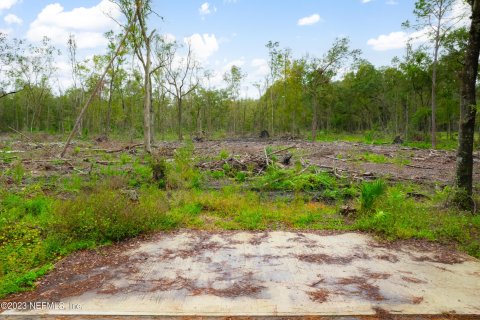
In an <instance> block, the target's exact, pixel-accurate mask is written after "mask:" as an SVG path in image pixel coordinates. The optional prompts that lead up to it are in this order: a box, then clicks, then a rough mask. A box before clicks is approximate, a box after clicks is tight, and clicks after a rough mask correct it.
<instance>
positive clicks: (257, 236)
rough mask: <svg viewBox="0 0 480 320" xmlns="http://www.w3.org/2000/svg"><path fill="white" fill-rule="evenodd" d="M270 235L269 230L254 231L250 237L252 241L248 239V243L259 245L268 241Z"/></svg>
mask: <svg viewBox="0 0 480 320" xmlns="http://www.w3.org/2000/svg"><path fill="white" fill-rule="evenodd" d="M268 237H270V236H269V234H268V232H263V233H254V234H253V237H252V238H251V239H250V241H248V243H249V244H251V245H252V246H258V245H259V244H261V243H262V242H264V241H266V240H267V239H268Z"/></svg>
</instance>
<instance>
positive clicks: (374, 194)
mask: <svg viewBox="0 0 480 320" xmlns="http://www.w3.org/2000/svg"><path fill="white" fill-rule="evenodd" d="M386 189H387V186H386V184H385V181H383V180H381V179H379V180H375V181H372V182H367V181H365V182H363V183H362V184H361V185H360V205H361V207H362V210H363V211H366V212H369V211H372V210H373V208H374V205H375V202H376V201H377V199H378V198H380V197H381V196H382V195H384V194H385V191H386Z"/></svg>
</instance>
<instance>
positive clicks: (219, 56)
mask: <svg viewBox="0 0 480 320" xmlns="http://www.w3.org/2000/svg"><path fill="white" fill-rule="evenodd" d="M153 5H154V10H155V11H156V12H157V13H158V14H159V15H161V16H163V17H164V21H161V20H160V19H158V18H155V17H154V18H153V19H152V20H151V26H152V27H154V28H156V29H157V30H158V31H159V32H160V33H162V34H169V36H170V37H174V38H175V39H177V40H178V41H180V42H184V41H185V40H184V39H185V38H189V37H190V39H192V45H193V47H194V50H195V52H197V55H198V58H199V60H200V61H201V63H202V65H203V66H204V67H205V68H208V69H211V70H213V71H214V72H216V73H217V83H216V84H217V85H220V82H221V74H222V73H223V72H224V71H225V70H228V68H229V66H231V65H232V64H236V65H239V66H240V67H241V68H242V69H243V70H244V71H245V72H247V73H248V74H249V77H248V78H247V80H246V81H247V82H253V81H257V80H259V79H260V78H261V77H263V76H264V74H265V72H266V59H267V49H266V48H265V44H266V43H267V42H268V41H269V40H273V41H279V42H280V45H281V47H288V48H291V49H292V52H293V55H294V57H301V56H302V55H304V54H305V53H307V52H308V53H310V54H312V55H318V56H320V55H321V54H323V53H324V52H325V51H326V50H327V49H328V48H329V46H330V44H331V43H332V42H333V41H334V39H335V38H336V37H343V36H346V37H349V38H350V40H351V44H352V47H354V48H358V49H361V50H362V51H363V57H364V58H366V59H368V60H369V61H371V62H372V63H374V64H375V65H377V66H381V65H387V64H389V63H390V61H391V59H392V58H393V57H394V56H402V55H403V53H404V49H403V48H404V44H405V40H406V39H407V38H408V33H407V32H406V31H404V30H402V29H401V23H402V22H403V21H405V20H407V19H410V20H411V19H413V15H412V10H413V6H414V0H337V1H334V0H176V1H175V0H153ZM108 10H110V11H111V12H113V13H112V15H114V16H115V15H116V14H118V13H115V8H113V7H112V5H111V4H110V3H109V1H108V0H81V1H73V0H57V1H55V0H0V31H2V32H6V33H8V34H9V35H10V36H12V37H18V38H27V39H28V40H30V41H33V42H35V41H38V40H40V39H41V36H43V35H47V36H49V37H51V38H53V40H54V43H55V44H56V45H57V46H58V47H60V48H62V47H64V44H65V43H66V37H67V35H68V34H69V33H73V34H75V35H76V36H77V40H78V42H79V47H80V49H81V50H80V53H81V54H82V55H84V56H89V55H92V54H95V53H98V54H101V53H103V52H104V48H105V41H104V40H103V38H102V34H103V32H105V31H107V30H109V29H111V28H115V23H113V22H112V21H111V20H110V19H109V18H108V17H106V16H104V15H103V13H102V12H103V11H108ZM112 10H113V11H112ZM301 19H303V20H301ZM301 21H303V23H301ZM62 59H63V61H62ZM65 59H66V57H65V56H64V57H63V58H60V60H61V61H60V62H59V68H60V69H61V71H63V72H64V73H65V74H67V73H68V70H66V69H68V63H66V61H65Z"/></svg>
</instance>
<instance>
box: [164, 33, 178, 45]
mask: <svg viewBox="0 0 480 320" xmlns="http://www.w3.org/2000/svg"><path fill="white" fill-rule="evenodd" d="M162 38H163V41H165V42H166V43H174V42H175V41H176V40H177V38H176V37H175V36H174V35H173V34H171V33H165V34H164V35H162Z"/></svg>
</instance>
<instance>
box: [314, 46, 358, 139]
mask: <svg viewBox="0 0 480 320" xmlns="http://www.w3.org/2000/svg"><path fill="white" fill-rule="evenodd" d="M349 44H350V41H349V40H348V38H339V39H336V40H335V42H334V43H333V44H332V47H331V48H330V49H329V50H328V52H327V53H326V54H325V55H324V56H323V57H322V58H311V59H306V60H307V61H309V62H308V63H307V79H306V82H307V90H308V91H309V93H310V95H311V98H312V110H313V115H312V140H313V141H315V139H316V136H317V127H318V113H319V110H318V108H319V102H320V101H319V98H320V95H321V94H322V88H323V87H324V86H325V85H326V84H328V83H329V82H330V80H331V79H332V78H333V77H334V76H336V75H337V73H338V71H339V70H340V68H341V67H342V66H343V65H344V63H345V62H347V61H348V60H356V59H357V58H358V55H359V54H360V53H361V51H360V50H358V49H355V50H351V49H350V47H349Z"/></svg>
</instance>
